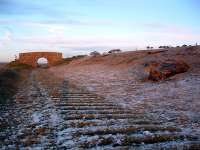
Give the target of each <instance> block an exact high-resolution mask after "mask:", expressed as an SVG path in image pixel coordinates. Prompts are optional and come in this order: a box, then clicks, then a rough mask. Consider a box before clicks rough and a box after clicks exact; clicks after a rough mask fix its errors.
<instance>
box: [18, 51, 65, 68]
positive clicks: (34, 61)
mask: <svg viewBox="0 0 200 150" xmlns="http://www.w3.org/2000/svg"><path fill="white" fill-rule="evenodd" d="M40 58H46V59H47V61H48V66H49V67H50V66H54V65H56V64H58V63H59V62H61V61H62V60H63V55H62V53H58V52H29V53H20V54H19V59H18V61H19V63H21V64H27V65H30V66H32V67H34V68H36V67H38V59H40Z"/></svg>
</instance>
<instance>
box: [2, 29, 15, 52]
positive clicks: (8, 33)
mask: <svg viewBox="0 0 200 150" xmlns="http://www.w3.org/2000/svg"><path fill="white" fill-rule="evenodd" d="M12 40H13V32H12V30H11V29H9V28H6V30H5V33H4V36H3V37H2V38H1V39H0V48H3V47H6V46H7V45H9V44H10V43H12Z"/></svg>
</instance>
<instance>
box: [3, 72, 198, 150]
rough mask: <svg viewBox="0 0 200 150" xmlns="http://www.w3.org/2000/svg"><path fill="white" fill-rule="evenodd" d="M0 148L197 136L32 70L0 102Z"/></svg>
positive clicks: (132, 143) (167, 141)
mask: <svg viewBox="0 0 200 150" xmlns="http://www.w3.org/2000/svg"><path fill="white" fill-rule="evenodd" d="M0 113H1V117H0V122H1V124H0V125H1V127H2V128H1V130H0V149H89V148H90V149H98V148H99V149H129V148H133V147H134V148H135V149H142V148H143V149H162V148H165V149H172V148H174V149H176V148H177V147H179V148H180V147H182V148H185V149H190V148H199V147H200V144H199V139H198V138H197V137H195V136H191V135H189V134H186V132H183V131H182V130H181V129H179V128H177V127H175V126H172V125H170V124H169V123H165V122H161V121H159V120H156V119H154V118H153V117H152V116H150V115H149V114H145V113H144V112H143V111H138V110H130V109H128V108H124V107H122V106H121V105H118V104H116V103H113V102H111V101H106V100H105V99H104V98H102V97H99V96H97V95H95V94H92V93H89V92H87V91H85V90H84V89H81V88H77V87H75V86H73V85H70V84H69V82H68V81H67V80H65V81H62V80H60V79H56V78H54V77H53V76H51V75H49V73H48V72H47V71H46V70H43V69H41V70H40V69H38V70H34V71H33V72H32V73H31V74H30V76H29V78H28V80H27V81H24V83H23V85H22V86H21V88H20V90H19V92H18V93H17V94H16V96H15V103H14V104H13V105H12V106H1V110H0Z"/></svg>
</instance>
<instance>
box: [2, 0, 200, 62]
mask: <svg viewBox="0 0 200 150" xmlns="http://www.w3.org/2000/svg"><path fill="white" fill-rule="evenodd" d="M199 8H200V1H199V0H32V1H31V0H0V61H8V60H12V59H13V58H14V55H17V54H18V53H19V52H28V51H60V52H63V53H64V55H65V57H67V56H72V55H77V54H87V53H89V52H91V51H93V50H98V51H100V52H104V51H106V50H109V49H112V48H121V49H124V50H135V49H142V48H144V47H146V46H147V45H152V46H154V47H156V46H159V45H174V46H175V45H181V44H195V43H196V42H199V43H200V28H199V25H200V16H199Z"/></svg>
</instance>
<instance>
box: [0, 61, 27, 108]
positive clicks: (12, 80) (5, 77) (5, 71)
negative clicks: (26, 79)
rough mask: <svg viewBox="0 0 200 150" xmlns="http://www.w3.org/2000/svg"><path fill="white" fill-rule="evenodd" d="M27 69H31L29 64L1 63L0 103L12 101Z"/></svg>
mask: <svg viewBox="0 0 200 150" xmlns="http://www.w3.org/2000/svg"><path fill="white" fill-rule="evenodd" d="M25 69H29V66H26V65H20V64H19V65H16V64H13V63H10V64H1V65H0V104H4V103H9V102H11V101H12V97H13V96H14V94H15V93H16V91H17V88H18V84H19V83H20V81H22V80H23V76H24V75H23V74H24V70H25Z"/></svg>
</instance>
